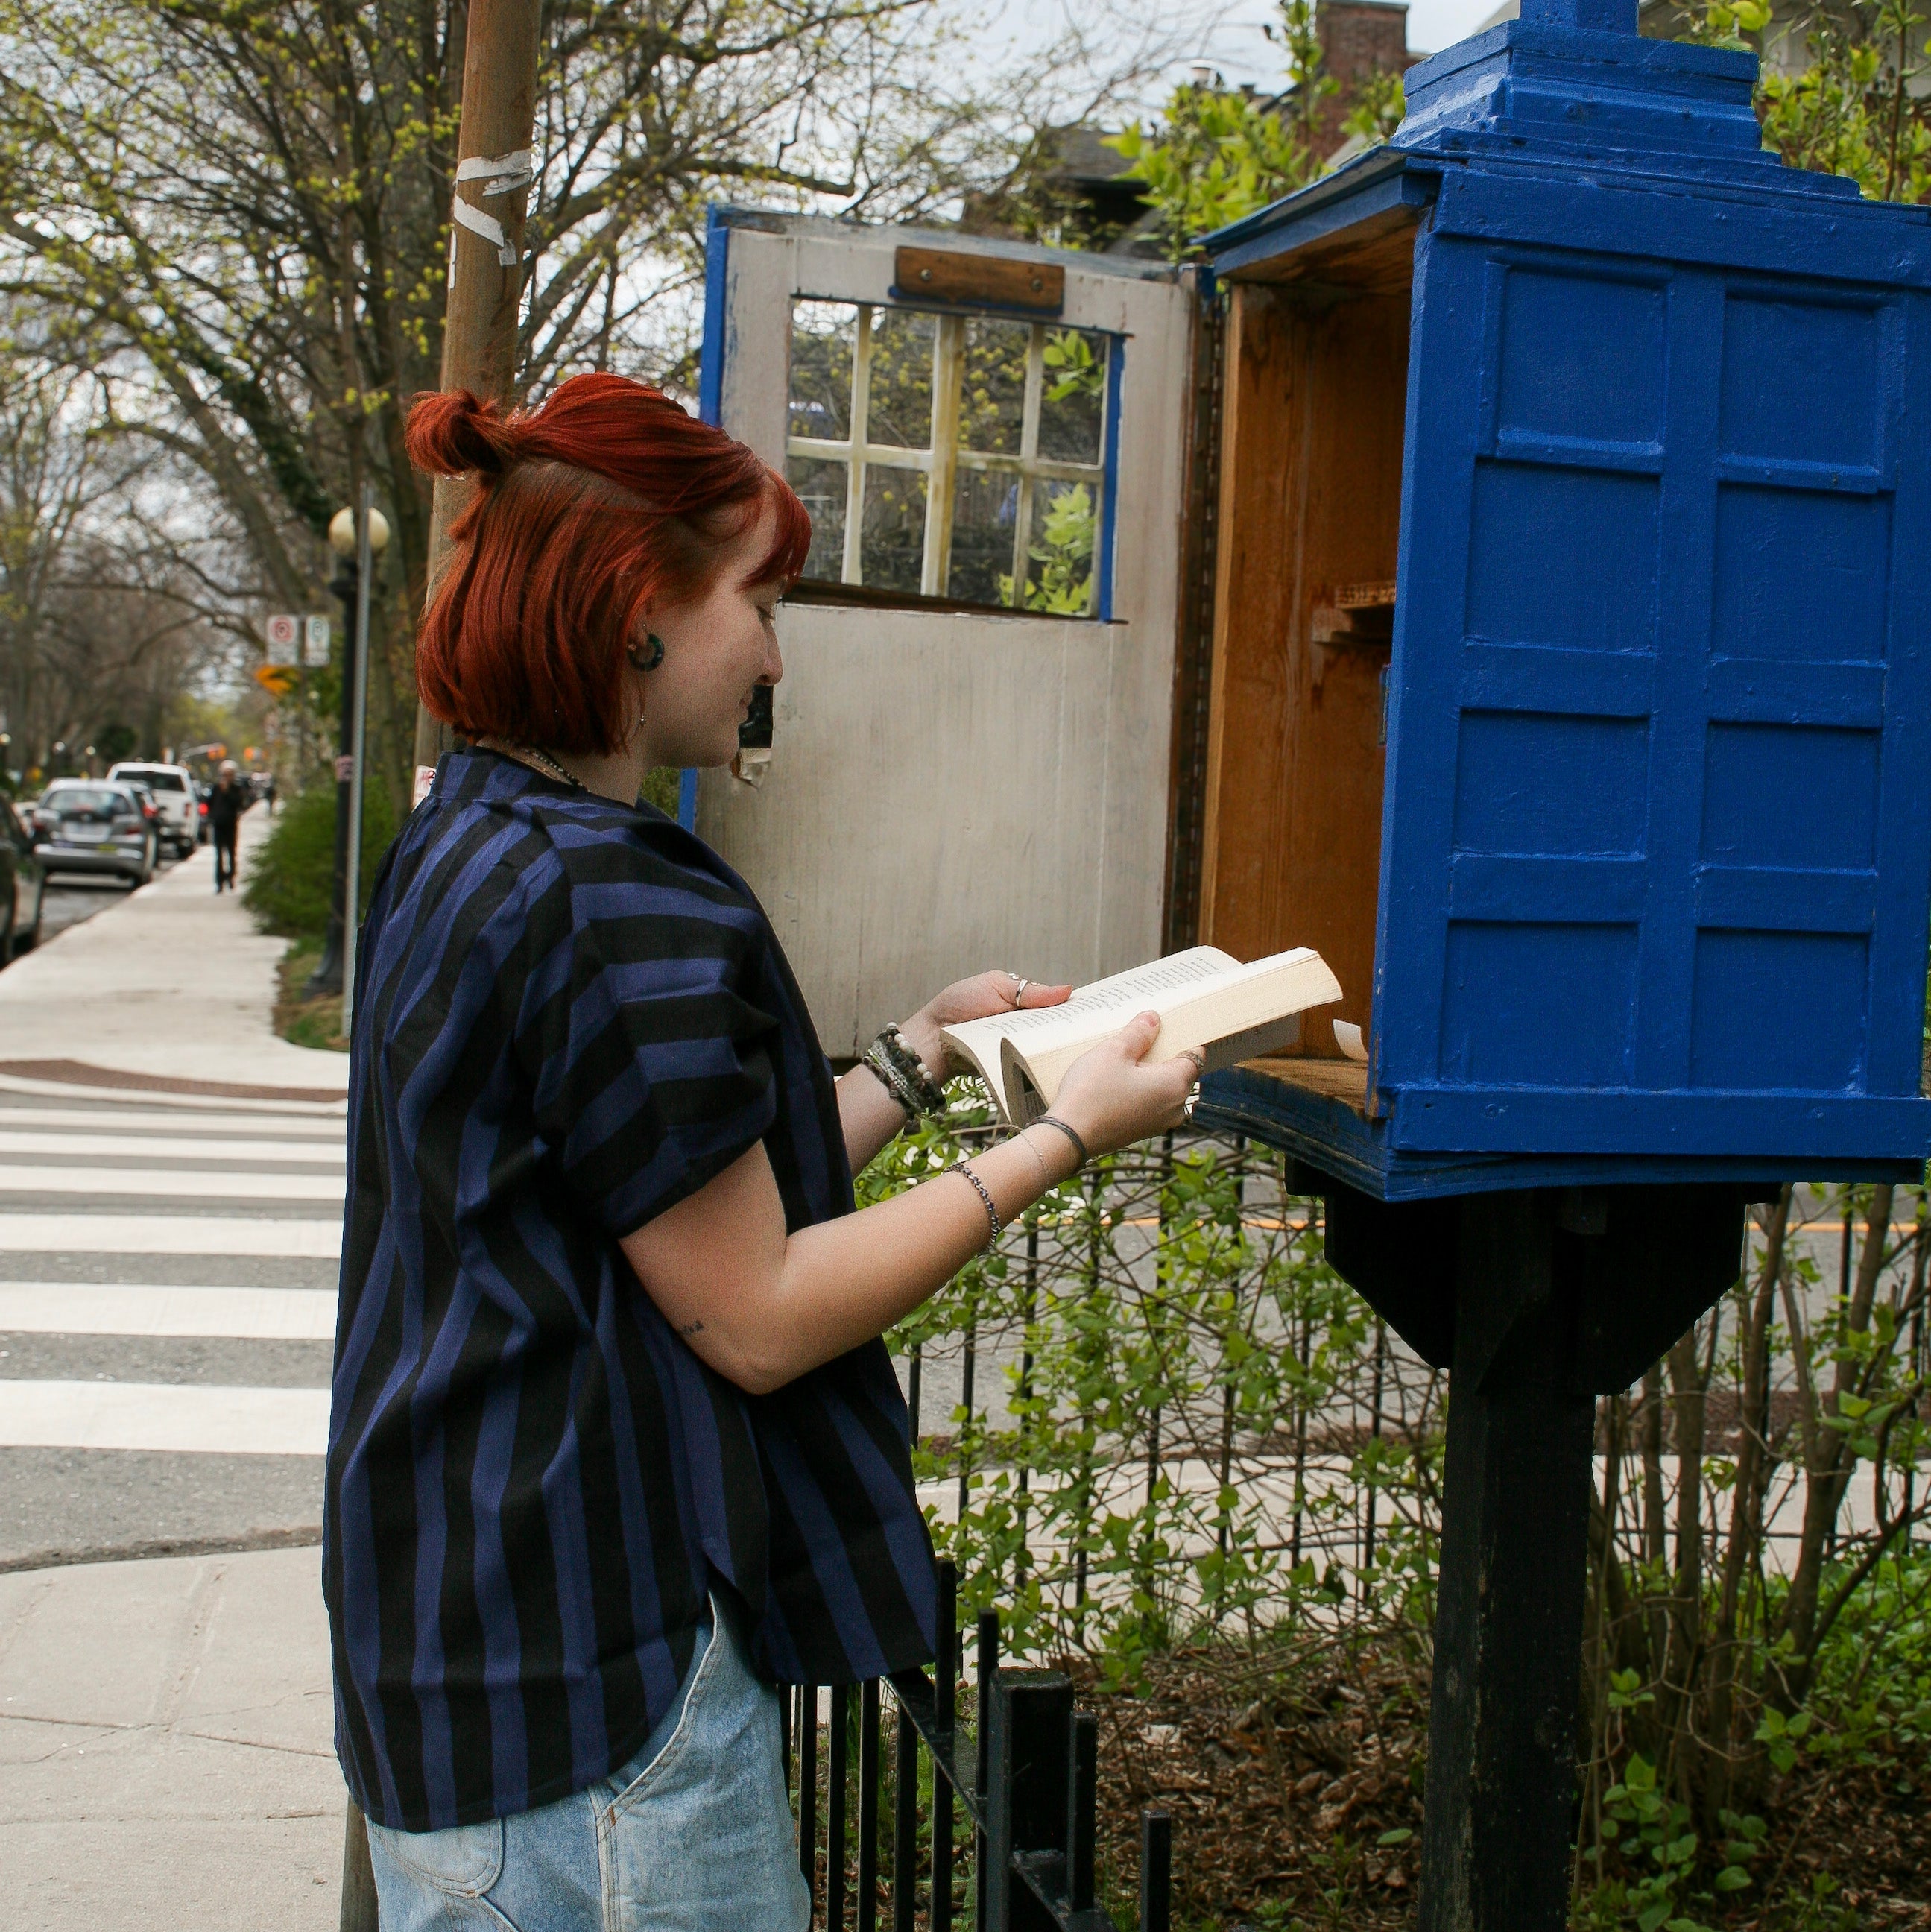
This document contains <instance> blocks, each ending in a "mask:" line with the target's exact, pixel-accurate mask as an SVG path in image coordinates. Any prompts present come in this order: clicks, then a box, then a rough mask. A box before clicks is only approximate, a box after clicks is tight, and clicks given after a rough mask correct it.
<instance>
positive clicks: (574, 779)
mask: <svg viewBox="0 0 1931 1932" xmlns="http://www.w3.org/2000/svg"><path fill="white" fill-rule="evenodd" d="M508 749H509V750H510V751H511V752H513V753H514V754H515V755H516V756H517V757H519V758H521V759H523V760H524V761H525V762H526V763H532V764H534V765H535V766H536V767H537V769H538V770H539V771H541V772H542V773H543V775H544V776H545V777H546V778H556V779H557V780H559V781H560V782H562V784H567V785H571V786H574V787H575V788H576V790H578V791H587V790H589V787H588V786H587V785H586V784H584V782H583V780H582V779H581V778H579V777H578V776H577V774H576V773H575V772H566V771H565V769H563V767H562V766H561V765H559V763H557V762H556V760H555V759H554V758H553V757H551V756H550V754H549V753H548V752H547V751H538V749H537V748H536V747H535V745H510V746H509V747H508Z"/></svg>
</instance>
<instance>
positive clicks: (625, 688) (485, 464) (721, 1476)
mask: <svg viewBox="0 0 1931 1932" xmlns="http://www.w3.org/2000/svg"><path fill="white" fill-rule="evenodd" d="M409 454H410V455H411V457H412V459H413V460H415V463H417V464H418V466H420V467H421V468H422V469H427V470H429V471H431V472H434V473H435V474H436V475H458V474H466V475H471V476H473V477H474V478H475V481H476V484H477V489H476V493H475V498H474V500H473V501H472V503H471V505H470V506H469V508H468V509H467V510H466V511H465V513H464V514H463V517H462V519H461V520H460V522H459V523H457V526H456V527H455V529H454V532H453V535H454V540H455V545H456V554H455V556H454V559H453V561H452V562H451V565H450V567H449V568H448V571H447V572H446V574H445V576H444V577H443V578H442V581H441V583H440V584H439V587H438V589H437V590H436V594H435V595H434V598H433V600H432V601H431V604H430V608H429V610H428V612H427V615H426V616H425V618H424V622H423V625H422V631H421V638H420V640H419V643H418V677H419V680H420V684H421V691H422V695H423V698H424V702H425V703H427V704H428V705H429V706H430V709H432V710H433V711H434V712H436V714H437V715H439V716H440V717H442V718H445V719H447V720H448V722H449V723H450V724H451V725H453V726H454V727H455V728H456V730H457V731H458V732H459V733H460V734H461V735H462V736H463V737H464V738H466V739H467V740H468V741H469V742H468V745H467V748H466V749H463V750H461V751H456V752H454V753H452V754H451V755H450V756H448V757H445V759H444V760H442V764H441V765H440V766H439V768H438V769H437V772H436V781H435V784H434V785H433V787H432V789H431V790H430V793H429V796H428V797H427V799H426V800H425V802H424V803H423V804H422V805H421V806H420V807H419V808H418V809H417V811H415V813H414V814H413V815H412V817H411V818H410V819H409V823H408V824H407V825H406V826H405V828H404V829H403V833H402V835H401V837H400V838H399V839H397V841H396V844H395V846H394V849H393V850H392V851H391V853H390V856H389V857H388V860H387V861H386V862H385V865H384V866H383V868H382V874H381V877H380V878H379V880H378V882H377V883H376V889H375V893H374V897H373V901H372V903H371V904H370V910H369V915H368V920H367V930H366V934H365V936H364V940H363V943H362V949H361V954H360V967H359V972H360V980H359V983H358V989H357V998H356V1004H355V1040H354V1050H353V1054H352V1061H351V1070H350V1083H351V1088H352V1094H351V1107H350V1122H349V1202H348V1211H347V1216H346V1225H345V1230H344V1238H343V1255H342V1290H341V1313H340V1325H339V1328H338V1331H337V1340H336V1355H335V1372H334V1408H333V1413H332V1415H331V1421H330V1428H329V1445H328V1475H327V1496H326V1502H325V1547H324V1554H323V1564H324V1572H325V1589H326V1592H327V1596H328V1608H329V1614H330V1620H331V1628H332V1632H333V1642H334V1665H335V1694H336V1712H337V1748H338V1750H339V1752H340V1757H341V1760H342V1766H343V1772H344V1773H345V1774H346V1777H347V1779H348V1782H349V1789H350V1790H351V1792H352V1793H353V1794H354V1796H355V1799H356V1802H358V1804H359V1805H361V1807H362V1808H363V1810H364V1811H365V1812H366V1813H367V1817H368V1820H369V1826H370V1849H371V1855H372V1857H373V1862H374V1866H375V1871H376V1884H377V1888H378V1890H379V1893H380V1896H381V1902H382V1925H383V1927H384V1932H417V1928H427V1927H430V1926H432V1925H433V1926H437V1927H446V1926H476V1927H484V1926H488V1927H498V1928H500V1927H503V1926H505V1925H506V1924H507V1925H509V1926H512V1927H517V1928H519V1932H562V1928H566V1927H567V1928H571V1932H591V1928H593V1927H594V1928H598V1932H613V1928H616V1927H626V1928H630V1927H639V1928H640V1927H661V1928H664V1932H670V1929H671V1928H676V1932H709V1928H717V1932H724V1928H727V1927H729V1928H732V1932H742V1928H757V1932H766V1929H767V1928H769V1932H777V1928H782V1927H803V1926H805V1924H807V1922H808V1901H807V1898H806V1894H805V1889H804V1886H803V1883H802V1880H801V1879H800V1877H799V1870H798V1859H797V1856H796V1850H795V1848H794V1840H793V1832H792V1825H791V1818H790V1809H789V1805H788V1802H787V1798H786V1795H785V1787H784V1776H783V1773H782V1769H781V1765H780V1763H779V1756H778V1698H777V1694H776V1692H775V1690H774V1689H773V1688H772V1685H773V1683H774V1682H775V1681H786V1680H789V1681H794V1682H806V1683H818V1684H824V1683H833V1682H849V1681H851V1680H853V1679H859V1678H864V1677H869V1676H875V1675H877V1674H879V1673H883V1672H889V1671H892V1670H899V1669H901V1668H903V1667H906V1666H907V1665H911V1664H917V1663H919V1662H921V1661H924V1660H925V1659H926V1658H929V1657H930V1656H931V1647H932V1635H933V1615H934V1584H933V1577H932V1564H931V1544H930V1543H929V1541H928V1539H927V1537H926V1534H925V1525H924V1523H923V1520H922V1518H921V1517H920V1514H919V1508H918V1505H917V1503H916V1499H915V1498H914V1496H913V1484H912V1472H911V1469H910V1461H909V1458H908V1455H907V1440H906V1415H905V1409H904V1403H903V1402H902V1401H901V1399H900V1396H899V1391H898V1384H897V1382H896V1380H895V1378H894V1376H893V1373H892V1367H891V1364H890V1363H889V1360H888V1358H887V1357H886V1351H885V1349H884V1346H883V1343H881V1342H880V1340H879V1337H880V1336H881V1335H882V1334H883V1333H884V1331H886V1329H887V1328H889V1327H890V1326H891V1325H892V1323H893V1322H896V1321H898V1319H900V1318H901V1316H904V1315H905V1314H907V1313H908V1312H909V1311H910V1310H912V1309H913V1308H915V1307H916V1306H917V1305H918V1304H919V1303H920V1302H921V1301H923V1300H924V1299H925V1298H926V1297H927V1296H928V1295H931V1293H932V1292H934V1290H935V1289H937V1288H938V1287H939V1286H940V1285H941V1284H942V1283H944V1282H945V1281H946V1280H947V1279H948V1278H949V1277H950V1276H951V1275H952V1274H953V1273H954V1272H955V1271H957V1270H958V1268H960V1267H961V1265H963V1264H964V1262H966V1261H967V1259H969V1258H970V1256H972V1255H973V1254H974V1253H976V1252H977V1251H978V1250H979V1249H981V1248H982V1247H985V1244H986V1243H987V1242H988V1240H989V1239H991V1238H993V1237H994V1235H996V1234H997V1232H998V1228H999V1225H1000V1223H1001V1221H1003V1220H1010V1219H1011V1218H1012V1217H1013V1216H1015V1215H1016V1214H1018V1213H1020V1212H1021V1211H1022V1210H1023V1209H1024V1208H1026V1207H1027V1205H1030V1203H1031V1202H1033V1201H1035V1200H1036V1199H1038V1198H1039V1196H1040V1195H1041V1194H1042V1193H1044V1192H1045V1190H1046V1188H1047V1187H1048V1186H1049V1185H1051V1184H1053V1183H1055V1182H1057V1181H1063V1180H1064V1179H1066V1178H1067V1177H1068V1176H1069V1175H1071V1174H1072V1172H1074V1171H1075V1169H1076V1168H1077V1167H1078V1165H1079V1163H1080V1162H1081V1160H1082V1159H1083V1158H1084V1157H1085V1156H1086V1155H1087V1154H1089V1153H1099V1152H1100V1151H1104V1150H1107V1149H1110V1148H1116V1147H1119V1146H1120V1145H1124V1144H1125V1143H1126V1142H1129V1141H1131V1140H1133V1139H1137V1138H1139V1137H1141V1136H1144V1135H1146V1134H1148V1133H1152V1132H1153V1131H1155V1130H1157V1129H1159V1128H1160V1127H1162V1126H1165V1125H1167V1124H1171V1122H1172V1121H1174V1120H1175V1119H1176V1118H1177V1117H1178V1115H1179V1112H1180V1106H1181V1103H1182V1100H1183V1097H1184V1095H1185V1093H1186V1088H1187V1085H1188V1084H1189V1081H1190V1080H1191V1079H1192V1076H1193V1073H1194V1068H1193V1067H1192V1066H1191V1065H1190V1064H1188V1063H1186V1062H1185V1061H1181V1062H1178V1063H1174V1062H1169V1063H1168V1064H1165V1065H1162V1066H1156V1067H1147V1066H1143V1065H1142V1064H1141V1058H1142V1056H1143V1055H1144V1053H1145V1052H1146V1050H1147V1047H1148V1046H1149V1045H1150V1043H1151V1041H1152V1039H1153V1032H1154V1031H1155V1027H1154V1024H1153V1022H1152V1021H1151V1019H1150V1016H1149V1018H1147V1019H1142V1020H1141V1021H1140V1022H1136V1024H1135V1025H1134V1026H1132V1027H1131V1028H1128V1029H1127V1030H1126V1032H1124V1033H1123V1034H1121V1035H1120V1037H1118V1038H1117V1040H1114V1041H1113V1042H1112V1043H1110V1044H1108V1045H1107V1046H1102V1047H1101V1048H1099V1049H1096V1050H1095V1051H1094V1052H1093V1053H1091V1054H1090V1055H1088V1056H1087V1058H1085V1059H1084V1060H1083V1061H1081V1063H1080V1064H1078V1067H1075V1069H1074V1070H1072V1073H1071V1074H1070V1075H1069V1076H1068V1078H1067V1079H1066V1084H1065V1086H1064V1088H1063V1091H1062V1092H1061V1094H1060V1100H1059V1104H1058V1108H1057V1114H1056V1116H1055V1117H1054V1118H1053V1119H1052V1120H1051V1121H1049V1122H1043V1123H1041V1124H1037V1125H1036V1126H1035V1127H1032V1128H1030V1129H1029V1130H1027V1132H1025V1133H1023V1134H1021V1135H1019V1136H1017V1137H1015V1139H1012V1140H1009V1141H1008V1142H1005V1143H1004V1144H1003V1145H1000V1146H997V1147H995V1148H993V1149H991V1151H989V1152H988V1153H986V1154H982V1155H980V1156H978V1157H976V1158H975V1159H974V1160H973V1161H972V1163H970V1166H966V1165H964V1164H962V1165H961V1166H960V1167H958V1169H954V1170H953V1171H952V1172H951V1173H949V1174H948V1175H946V1176H943V1177H942V1178H935V1179H934V1181H931V1183H930V1184H928V1185H926V1186H924V1187H920V1188H918V1189H917V1190H915V1191H914V1192H913V1193H910V1194H907V1195H904V1196H900V1197H899V1198H898V1199H895V1200H893V1201H891V1202H887V1203H886V1204H885V1205H882V1206H880V1207H876V1208H868V1209H867V1210H866V1211H865V1212H863V1213H862V1214H859V1213H854V1212H853V1199H852V1184H851V1177H852V1175H853V1172H854V1171H855V1170H856V1169H859V1168H862V1166H864V1165H865V1163H866V1162H868V1160H871V1157H873V1155H874V1154H876V1153H877V1151H878V1150H879V1149H880V1148H881V1147H882V1146H883V1145H884V1144H885V1142H886V1141H887V1140H889V1139H890V1138H891V1137H892V1135H894V1134H895V1133H897V1132H898V1130H899V1129H900V1128H901V1127H903V1126H904V1124H905V1122H906V1121H907V1118H908V1117H909V1116H910V1115H911V1114H913V1113H914V1112H918V1111H920V1110H929V1109H934V1108H936V1107H937V1106H940V1105H941V1104H942V1096H940V1092H939V1089H938V1086H937V1082H938V1081H939V1080H940V1079H941V1078H942V1077H943V1075H944V1073H945V1072H946V1066H945V1063H944V1058H943V1051H942V1049H941V1047H940V1043H939V1039H938V1030H939V1028H940V1026H942V1025H944V1024H946V1023H947V1022H951V1021H955V1020H960V1019H967V1018H971V1017H974V1016H978V1015H980V1014H983V1013H991V1012H994V1011H996V1010H1000V1009H1001V1008H1006V1007H1012V1006H1013V1005H1015V1004H1044V1003H1046V1002H1048V1001H1052V1000H1055V999H1059V998H1063V997H1064V995H1065V989H1063V988H1043V987H1035V986H1031V985H1030V983H1027V982H1026V981H1024V980H1018V979H1016V978H1015V977H1012V975H1010V974H1006V973H1003V972H989V973H985V974H981V975H980V976H979V977H977V978H976V979H973V980H964V981H962V982H961V983H959V984H958V985H957V986H952V987H949V988H948V989H946V991H945V992H943V993H941V994H940V995H938V996H937V998H935V999H934V1001H932V1002H931V1004H930V1005H929V1006H928V1007H925V1009H924V1010H922V1011H921V1012H919V1013H916V1014H914V1015H913V1016H912V1017H911V1018H910V1019H907V1020H906V1021H905V1022H904V1023H903V1025H901V1026H899V1027H898V1028H888V1029H887V1030H886V1032H885V1033H884V1034H882V1035H881V1036H880V1039H879V1040H878V1042H877V1043H876V1044H875V1045H874V1048H873V1049H872V1051H871V1053H870V1055H868V1058H867V1060H866V1061H865V1062H864V1063H863V1064H861V1066H860V1067H858V1068H856V1069H855V1070H853V1071H852V1072H851V1073H847V1074H846V1075H845V1076H844V1078H843V1079H840V1080H838V1081H836V1082H834V1081H833V1080H832V1077H831V1075H830V1072H829V1069H828V1067H827V1066H826V1061H825V1057H824V1055H823V1052H821V1050H820V1047H819V1046H818V1043H817V1039H816V1037H814V1034H813V1032H812V1028H811V1020H810V1019H809V1017H808V1015H807V1014H806V1012H805V1005H804V1002H803V1001H802V999H801V998H800V997H799V992H798V988H797V986H796V982H795V981H794V980H793V978H792V976H791V973H790V968H788V966H787V965H786V963H785V959H784V953H783V952H782V951H781V949H780V947H779V946H778V941H777V939H776V938H775V936H774V935H773V933H772V929H771V927H770V926H769V923H768V922H766V919H765V916H764V914H763V912H762V910H760V907H759V906H758V904H757V901H756V900H755V899H754V898H753V897H752V896H751V893H750V892H749V891H748V890H747V889H746V888H745V886H744V884H743V883H742V881H741V880H739V879H738V878H737V877H736V876H735V875H734V874H733V873H732V872H731V871H730V868H728V867H727V866H726V865H724V863H723V862H721V860H720V859H718V857H717V856H716V855H715V853H712V851H710V850H709V849H708V848H707V847H706V846H705V845H703V844H702V843H701V842H700V841H699V840H698V839H697V838H694V837H693V836H692V835H691V834H690V833H689V832H685V831H684V830H682V829H680V828H679V826H677V825H676V823H673V821H672V820H670V819H668V818H667V817H664V815H663V814H661V813H660V812H658V811H654V810H652V808H650V807H649V805H643V804H640V803H639V802H638V798H637V795H638V790H639V787H640V784H641V782H642V780H643V776H644V774H645V772H646V771H648V770H649V769H652V767H654V766H666V765H668V766H679V767H686V766H706V765H709V766H715V765H722V764H724V763H727V762H728V761H729V760H730V757H731V756H732V754H733V752H734V751H735V750H736V745H737V735H738V727H739V723H740V722H741V721H742V719H743V718H744V717H745V715H746V710H747V707H748V705H749V704H750V703H751V697H752V694H753V693H754V691H755V690H756V688H757V686H759V685H769V684H775V682H777V680H778V677H779V676H780V675H781V668H782V667H781V664H780V661H779V658H778V641H777V637H776V635H775V630H774V627H773V616H774V610H775V606H776V604H777V603H778V598H779V597H780V595H781V593H782V592H783V591H784V589H785V587H786V586H787V584H788V583H790V581H791V580H792V579H793V577H796V574H798V572H799V570H800V568H802V564H803V561H804V558H805V551H806V548H807V546H808V541H809V535H810V531H809V525H808V520H807V519H806V517H805V513H804V511H803V509H802V508H801V507H800V505H799V502H798V500H797V499H796V497H795V496H793V494H792V493H791V491H790V490H789V489H788V488H787V487H786V486H785V484H784V482H783V481H781V480H780V479H779V478H778V477H777V476H775V475H774V474H773V473H772V472H771V471H770V470H769V469H767V468H766V466H765V465H764V464H763V463H761V462H760V460H758V458H757V457H756V456H754V455H753V454H752V453H751V452H750V451H749V450H748V449H745V447H744V446H742V445H741V444H739V443H735V442H733V441H732V440H730V438H729V437H726V436H725V435H724V434H722V432H721V431H718V430H716V429H715V428H710V427H709V426H708V425H705V424H703V423H700V422H697V421H695V420H694V419H692V418H691V416H688V415H687V414H686V413H685V412H684V411H683V410H682V409H680V408H679V407H677V406H676V404H674V403H673V402H672V401H670V400H669V399H668V398H665V397H664V396H663V395H660V394H659V393H658V392H656V391H654V390H652V389H646V388H645V387H643V386H642V385H640V384H638V383H631V382H627V381H625V380H621V379H620V378H618V377H612V376H601V375H591V376H579V377H575V378H574V379H573V380H571V381H569V382H567V383H564V384H563V385H562V386H561V387H560V388H559V389H558V390H557V391H556V392H555V394H554V395H552V396H551V397H550V399H549V401H547V402H546V403H545V404H544V406H543V407H541V408H540V409H538V410H535V411H533V412H532V413H529V414H527V415H514V416H502V415H500V414H499V413H497V412H496V410H494V409H493V408H491V407H484V406H482V405H479V404H478V403H477V402H476V401H475V399H474V398H471V397H469V396H466V395H454V396H436V397H430V398H425V399H424V400H423V401H421V402H419V403H418V404H417V406H416V407H415V412H414V413H413V414H412V416H411V418H410V420H409ZM852 835H853V837H855V838H860V837H865V836H868V835H870V836H889V827H880V828H876V829H874V828H871V827H868V826H856V825H855V826H853V827H852Z"/></svg>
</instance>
